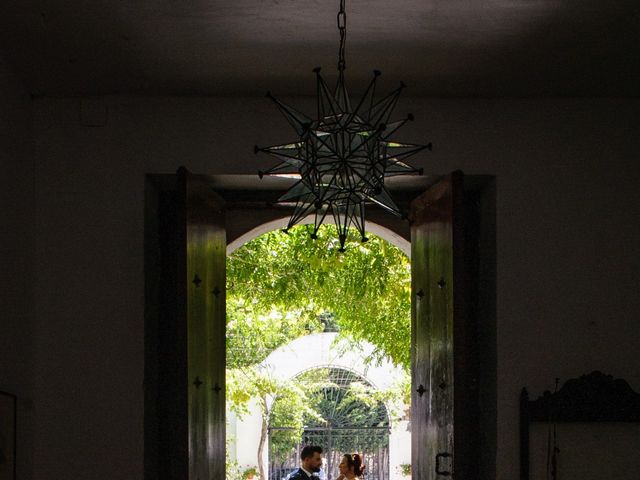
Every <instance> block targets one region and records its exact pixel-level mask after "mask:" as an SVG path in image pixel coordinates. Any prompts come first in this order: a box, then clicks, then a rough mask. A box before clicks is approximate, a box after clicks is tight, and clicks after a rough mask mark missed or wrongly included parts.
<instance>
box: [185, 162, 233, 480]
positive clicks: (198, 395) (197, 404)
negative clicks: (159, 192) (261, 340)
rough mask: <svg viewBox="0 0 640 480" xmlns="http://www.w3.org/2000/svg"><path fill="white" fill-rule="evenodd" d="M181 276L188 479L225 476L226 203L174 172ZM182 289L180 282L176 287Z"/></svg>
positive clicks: (202, 183) (200, 182)
mask: <svg viewBox="0 0 640 480" xmlns="http://www.w3.org/2000/svg"><path fill="white" fill-rule="evenodd" d="M177 181H178V203H179V206H180V207H181V208H179V210H180V211H181V212H182V215H179V217H182V218H181V219H180V220H179V221H181V222H183V225H184V228H183V231H182V234H183V244H182V248H183V255H179V258H178V262H179V265H178V270H179V276H180V277H181V278H182V282H181V283H182V289H183V292H185V294H186V295H185V298H186V302H185V304H184V305H183V308H182V311H183V312H184V315H186V325H187V338H186V342H187V377H188V382H187V389H188V394H187V410H188V421H187V422H188V449H189V478H190V479H192V480H205V479H222V478H224V476H225V462H224V459H225V378H224V373H225V328H226V321H225V282H226V279H225V265H226V233H225V223H224V218H225V215H224V201H223V200H222V199H221V198H220V197H219V196H218V195H217V194H216V193H215V192H214V191H213V190H212V189H211V188H210V186H209V184H208V182H207V178H206V177H204V176H199V175H192V174H190V173H189V172H188V171H187V170H186V169H184V168H181V169H180V170H178V175H177ZM179 287H180V285H179Z"/></svg>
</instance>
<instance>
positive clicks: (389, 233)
mask: <svg viewBox="0 0 640 480" xmlns="http://www.w3.org/2000/svg"><path fill="white" fill-rule="evenodd" d="M288 221H289V217H288V216H287V217H281V218H276V219H275V220H269V221H267V222H264V223H262V224H260V225H258V226H257V227H254V228H252V229H251V230H249V231H247V232H245V233H243V234H241V235H239V236H238V237H237V238H235V239H234V240H232V241H231V242H229V244H228V245H227V255H229V254H231V253H233V252H234V251H235V250H236V249H238V248H240V247H241V246H242V245H244V244H245V243H247V242H248V241H250V240H253V239H254V238H256V237H259V236H260V235H264V234H265V233H268V232H271V231H273V230H280V229H283V228H284V227H286V226H287V222H288ZM309 223H313V217H306V218H305V219H303V220H302V221H301V222H300V225H306V224H309ZM324 223H326V224H333V222H332V221H331V220H330V219H329V218H327V219H326V220H325V222H324ZM366 225H367V231H368V232H371V233H373V234H374V235H377V236H378V237H380V238H383V239H384V240H386V241H388V242H389V243H391V244H392V245H395V246H396V247H398V248H399V249H400V250H402V252H404V254H405V255H406V256H407V257H409V258H411V242H410V241H409V240H407V239H406V238H404V237H403V236H402V235H400V234H399V233H397V232H395V231H393V230H391V229H390V228H387V227H384V226H382V225H380V224H377V223H373V222H367V224H366Z"/></svg>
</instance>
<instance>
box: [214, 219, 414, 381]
mask: <svg viewBox="0 0 640 480" xmlns="http://www.w3.org/2000/svg"><path fill="white" fill-rule="evenodd" d="M310 228H311V227H310V226H307V225H302V226H298V227H295V228H292V229H291V230H290V232H289V234H288V235H285V234H283V233H281V232H270V233H267V234H265V235H261V236H260V237H257V238H255V239H254V240H251V241H250V242H247V243H246V244H245V245H243V246H242V247H240V248H239V249H238V250H236V251H235V252H234V253H233V254H232V255H230V256H229V257H228V260H227V279H228V285H227V321H228V325H227V348H228V359H227V362H228V366H229V367H231V368H239V367H243V366H249V365H255V364H256V363H259V362H261V361H262V360H264V358H266V357H267V356H268V355H269V353H271V351H273V350H274V349H275V348H278V347H279V346H282V345H284V344H286V343H288V342H290V341H291V340H293V339H295V338H297V337H300V336H302V335H305V334H308V333H313V332H318V331H323V330H324V329H325V327H326V325H327V323H332V324H335V325H336V326H337V327H338V329H339V330H340V333H341V335H343V336H345V337H347V338H349V339H350V340H351V341H354V342H359V341H367V342H369V343H371V344H372V345H374V347H375V351H374V353H373V359H374V360H380V359H382V358H384V357H387V358H389V359H391V361H392V362H394V363H395V364H396V365H401V366H403V367H405V369H407V370H408V368H409V363H410V348H409V347H410V338H411V326H410V323H411V322H410V308H411V299H410V295H411V275H410V264H409V260H408V258H407V257H406V255H405V254H404V253H403V252H402V251H400V250H399V249H398V248H397V247H395V246H393V245H392V244H390V243H389V242H387V241H385V240H383V239H382V238H380V237H377V236H375V235H372V234H369V241H368V242H366V243H360V241H359V238H358V237H357V236H356V234H355V231H354V232H353V234H352V235H350V237H349V239H348V241H347V244H346V252H345V253H341V252H340V251H339V248H340V245H339V242H338V240H337V238H335V234H334V232H333V231H332V229H331V227H329V226H325V227H322V228H320V231H319V232H318V238H317V239H316V240H313V239H311V237H310V235H309V233H310Z"/></svg>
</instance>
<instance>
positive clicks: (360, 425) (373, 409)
mask: <svg viewBox="0 0 640 480" xmlns="http://www.w3.org/2000/svg"><path fill="white" fill-rule="evenodd" d="M298 378H299V379H300V380H302V381H303V383H305V384H308V385H310V386H311V388H313V393H312V395H311V398H312V403H313V406H314V408H315V410H316V411H317V412H318V414H319V417H316V416H309V417H308V418H306V419H305V426H304V430H303V431H302V432H301V433H300V432H298V431H296V429H295V428H292V427H291V426H289V425H287V424H286V421H283V422H280V421H279V418H282V417H279V416H278V415H277V410H278V400H277V399H276V401H275V404H274V407H273V411H274V412H275V413H276V415H273V416H272V421H271V422H270V425H269V478H270V479H272V480H281V479H285V478H286V477H287V475H288V474H289V473H290V472H291V471H292V470H294V469H295V468H296V467H297V466H298V465H299V461H300V451H301V449H302V447H304V446H305V445H320V446H321V447H322V449H323V451H324V458H325V464H324V465H323V470H322V472H321V476H320V477H321V478H322V479H326V480H333V479H334V478H335V477H336V475H337V474H336V472H337V471H338V464H339V463H340V461H341V457H342V455H344V454H345V453H360V454H364V458H365V463H366V466H367V478H368V479H370V480H387V479H388V478H389V433H390V428H391V425H390V420H389V414H388V412H387V408H386V406H385V405H384V403H383V402H382V401H380V400H377V399H374V397H373V395H372V391H373V389H374V387H373V385H371V383H370V382H368V381H367V379H365V378H364V377H362V376H361V375H358V374H357V373H355V372H353V371H350V370H347V369H345V368H336V367H325V368H316V369H312V370H308V371H306V372H303V373H302V374H300V375H299V376H298ZM285 418H286V417H285Z"/></svg>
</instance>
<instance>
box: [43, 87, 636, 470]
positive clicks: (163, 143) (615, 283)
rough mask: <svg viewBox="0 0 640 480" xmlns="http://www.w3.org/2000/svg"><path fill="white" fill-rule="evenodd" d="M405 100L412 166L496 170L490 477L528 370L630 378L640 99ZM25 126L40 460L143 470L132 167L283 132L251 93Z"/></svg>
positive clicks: (139, 256) (506, 465)
mask: <svg viewBox="0 0 640 480" xmlns="http://www.w3.org/2000/svg"><path fill="white" fill-rule="evenodd" d="M289 103H291V104H293V105H295V106H297V107H299V108H300V109H302V110H308V111H312V108H313V100H312V99H297V100H296V99H293V100H289ZM409 108H411V109H412V111H413V113H414V114H415V115H416V118H417V120H416V122H413V123H411V124H409V125H407V126H406V127H404V128H403V133H402V135H399V137H398V138H399V140H406V141H414V142H421V141H432V142H433V144H434V152H433V153H431V154H428V155H425V156H423V157H421V158H418V159H416V161H414V162H413V163H414V164H415V165H416V166H418V167H420V166H422V167H424V169H425V172H426V173H427V174H437V173H445V172H449V171H451V170H454V169H457V168H459V169H462V170H463V171H464V172H465V173H468V174H489V175H495V176H496V194H495V195H496V197H495V204H496V257H497V265H496V268H497V270H496V272H497V273H496V277H497V320H496V325H497V329H496V331H495V332H490V333H489V332H488V333H486V335H485V336H484V337H483V338H482V342H484V344H486V345H491V344H492V342H494V339H495V345H496V350H495V358H496V362H497V370H496V377H495V379H493V378H489V379H487V381H494V382H495V384H496V385H497V394H496V397H495V398H491V397H490V396H489V397H487V398H484V399H483V401H484V402H485V403H486V404H488V405H490V406H491V405H496V406H497V418H498V420H497V424H496V425H495V432H496V436H497V448H496V455H495V456H496V459H497V460H496V461H497V465H496V478H498V479H501V480H502V479H504V480H506V479H513V478H517V474H518V423H517V422H518V412H517V407H518V395H519V392H520V389H521V388H522V387H523V386H527V387H528V388H529V390H530V392H531V393H532V395H537V394H539V393H541V392H542V390H544V389H546V388H551V387H552V386H553V381H554V378H555V377H560V379H566V378H569V377H573V376H577V375H580V374H582V373H585V372H589V371H591V370H594V369H600V370H602V371H604V372H607V373H611V374H614V375H616V376H619V377H625V378H627V379H628V380H629V382H630V384H631V385H632V386H633V387H634V388H635V389H636V390H640V363H639V362H640V360H638V356H637V340H638V338H640V322H638V321H637V320H638V318H637V312H638V311H640V298H639V296H638V293H637V292H638V286H639V283H640V255H639V254H638V248H637V245H640V222H638V221H637V218H640V216H639V214H640V212H639V210H640V196H639V191H638V188H637V186H638V184H640V168H639V166H638V162H637V152H638V151H640V125H639V124H638V122H637V118H638V115H639V114H640V101H638V100H622V99H611V100H609V99H600V100H588V99H583V100H581V99H575V100H554V99H552V100H454V99H452V100H425V99H405V101H404V102H401V103H400V104H399V106H398V112H397V113H398V116H399V117H401V116H402V115H404V114H405V113H407V111H408V110H407V109H409ZM403 109H404V110H403ZM34 137H35V141H34V147H35V159H36V183H35V185H36V212H37V216H38V217H37V218H38V222H37V226H36V232H35V233H36V245H35V258H36V261H37V266H36V271H35V275H34V276H33V278H34V288H35V291H37V292H38V295H37V297H36V299H35V309H36V325H37V332H38V335H37V337H36V351H37V360H38V361H37V364H36V374H35V397H36V403H37V416H36V421H37V437H36V440H37V441H36V449H35V459H34V465H35V466H34V468H35V475H36V477H37V478H50V479H58V478H60V479H62V478H65V479H66V478H68V477H69V476H73V477H87V478H89V477H90V478H94V479H102V478H104V479H109V480H114V479H125V478H126V479H130V478H142V476H143V445H144V425H143V418H144V411H143V398H144V395H143V391H144V390H143V379H144V329H143V326H144V270H143V251H144V250H143V234H144V187H145V177H144V175H145V174H146V173H174V172H175V170H176V168H177V167H178V166H179V165H185V166H186V167H187V168H189V169H190V170H192V171H194V172H197V173H211V174H225V173H234V174H255V172H256V171H257V170H258V169H259V168H265V167H268V166H270V165H271V164H272V162H271V160H269V159H267V158H263V157H256V156H254V155H253V153H252V146H253V144H254V143H256V144H259V145H268V144H275V143H280V142H287V141H289V140H291V139H292V138H293V137H292V133H291V130H290V128H289V127H288V125H287V124H286V122H285V121H284V120H281V119H279V117H278V114H277V112H276V110H275V108H273V107H272V105H271V104H270V103H269V102H268V101H266V100H265V99H260V98H257V99H253V98H219V99H216V98H208V99H207V98H182V99H180V98H155V99H153V98H132V97H107V98H104V99H91V100H83V99H77V98H74V99H40V100H37V101H35V102H34ZM486 268H489V269H490V268H492V267H491V266H487V267H486ZM484 274H486V275H489V276H491V275H492V272H491V271H485V272H484ZM491 461H492V459H491V458H483V462H484V463H485V464H486V465H489V464H490V463H491Z"/></svg>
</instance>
